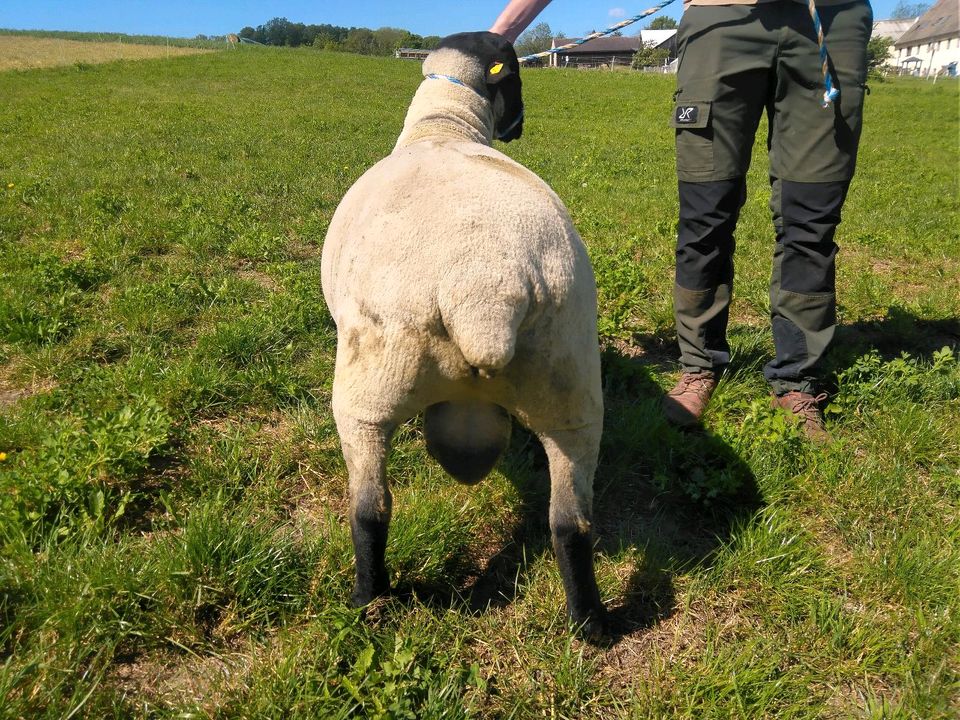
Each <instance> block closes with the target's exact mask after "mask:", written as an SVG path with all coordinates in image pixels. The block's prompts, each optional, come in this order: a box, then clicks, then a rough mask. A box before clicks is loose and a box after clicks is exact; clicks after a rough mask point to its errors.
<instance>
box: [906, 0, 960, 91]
mask: <svg viewBox="0 0 960 720" xmlns="http://www.w3.org/2000/svg"><path fill="white" fill-rule="evenodd" d="M894 47H895V48H896V51H897V60H896V63H897V67H898V68H900V72H902V73H906V74H910V75H920V76H924V77H926V76H929V75H936V74H938V73H941V72H945V71H946V72H950V73H951V74H954V75H955V74H956V72H957V64H958V63H960V3H958V2H957V0H940V1H939V2H938V3H937V4H936V5H934V6H933V7H932V8H930V9H929V10H927V12H925V13H924V14H923V15H921V16H920V18H919V19H918V20H917V21H916V22H915V23H914V24H913V26H912V27H911V28H910V29H909V30H907V31H906V32H905V33H904V34H903V35H901V36H900V39H899V40H897V41H896V42H895V43H894ZM951 68H952V70H951Z"/></svg>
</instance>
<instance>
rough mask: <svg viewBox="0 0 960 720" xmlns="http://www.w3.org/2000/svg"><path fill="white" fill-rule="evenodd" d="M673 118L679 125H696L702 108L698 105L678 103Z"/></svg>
mask: <svg viewBox="0 0 960 720" xmlns="http://www.w3.org/2000/svg"><path fill="white" fill-rule="evenodd" d="M675 112H676V114H675V115H674V117H673V119H674V121H675V122H676V123H677V125H694V124H696V122H697V120H698V119H699V118H700V108H699V107H697V106H696V105H677V108H676V111H675Z"/></svg>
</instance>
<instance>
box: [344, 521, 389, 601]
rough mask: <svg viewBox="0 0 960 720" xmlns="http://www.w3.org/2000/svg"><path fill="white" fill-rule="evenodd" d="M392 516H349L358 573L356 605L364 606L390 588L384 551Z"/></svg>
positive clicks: (353, 598) (354, 598) (355, 589)
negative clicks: (389, 517) (384, 517)
mask: <svg viewBox="0 0 960 720" xmlns="http://www.w3.org/2000/svg"><path fill="white" fill-rule="evenodd" d="M389 526H390V521H389V520H384V519H381V518H378V517H372V518H362V517H358V516H354V517H353V518H351V520H350V532H351V534H352V536H353V553H354V556H355V557H356V563H357V577H356V582H355V583H354V586H353V595H351V597H350V600H351V602H352V603H353V606H354V607H363V606H364V605H367V604H369V603H370V602H371V601H372V600H373V599H374V598H377V597H379V596H381V595H386V594H387V592H389V590H390V581H389V578H388V576H387V566H386V563H385V562H384V554H385V552H386V549H387V529H388V527H389Z"/></svg>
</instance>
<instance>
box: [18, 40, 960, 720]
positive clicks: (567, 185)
mask: <svg viewBox="0 0 960 720" xmlns="http://www.w3.org/2000/svg"><path fill="white" fill-rule="evenodd" d="M418 73H419V67H418V66H416V65H415V64H407V63H399V62H396V61H392V60H386V59H374V58H366V57H360V56H346V55H336V54H328V53H320V52H314V51H281V50H269V49H260V50H257V51H256V52H244V53H213V54H206V55H199V56H194V57H184V58H173V59H170V60H156V61H145V62H141V63H136V64H132V63H114V64H106V65H99V66H81V67H67V68H57V69H47V70H37V71H31V72H23V73H0V97H3V98H5V102H4V103H2V104H0V543H2V545H0V547H2V550H0V717H5V718H20V717H31V718H34V717H36V718H67V717H69V718H79V717H88V718H104V717H118V718H119V717H171V718H172V717H178V718H184V717H222V718H234V717H236V718H240V717H261V718H273V717H277V718H279V717H284V718H288V717H290V718H317V717H324V718H327V717H331V718H336V717H348V716H349V717H356V716H361V717H377V718H440V717H444V718H466V717H483V718H500V717H514V718H534V717H550V718H584V717H602V718H614V717H617V718H619V717H623V718H665V717H688V718H705V717H723V718H754V717H770V718H822V717H828V718H831V717H832V718H848V717H864V718H924V719H930V718H951V717H956V716H957V714H958V712H960V600H958V597H960V593H958V589H960V515H958V504H960V431H958V427H960V364H958V360H957V353H958V352H960V322H958V317H960V237H958V230H960V213H958V144H957V137H958V107H960V106H958V86H957V84H956V83H944V82H938V83H937V84H936V85H930V84H927V83H923V84H921V83H919V82H909V81H899V82H889V83H878V84H876V85H875V86H874V87H873V88H872V94H871V95H870V96H869V97H868V98H867V107H866V117H865V133H864V138H863V143H862V152H861V160H860V168H859V171H858V176H857V179H856V181H855V183H854V186H853V189H852V191H851V194H850V197H849V200H848V203H847V207H846V209H845V216H844V221H843V224H842V225H841V228H840V231H839V235H838V242H839V244H840V245H841V247H842V251H841V258H840V265H839V270H838V272H839V285H840V289H841V291H840V304H841V307H840V315H841V321H842V327H841V328H840V331H839V334H838V339H837V343H836V351H835V353H834V354H833V356H832V359H831V365H830V378H829V379H830V382H831V384H832V386H833V397H834V400H833V403H832V405H831V408H830V409H831V412H830V414H829V416H828V417H829V427H830V430H831V433H832V434H833V438H834V439H833V441H832V442H831V443H830V444H829V445H827V446H826V447H824V448H822V449H820V448H812V447H810V446H809V445H808V444H807V443H806V442H805V441H804V440H802V439H801V438H800V437H799V436H798V435H797V433H796V431H795V430H794V429H793V428H792V427H791V426H790V425H788V424H785V423H784V422H783V420H782V418H780V417H779V416H776V415H774V414H772V413H771V411H770V410H769V409H768V405H767V400H766V390H765V387H764V383H763V380H762V376H761V372H760V368H761V366H762V364H763V363H764V362H765V360H766V359H767V358H768V357H769V355H770V353H771V348H772V345H771V340H770V336H769V330H768V327H767V320H766V316H767V311H768V310H767V308H768V300H767V283H768V275H769V265H770V256H771V249H772V248H771V246H772V230H771V228H770V221H769V219H768V215H767V209H766V203H767V196H768V193H767V190H766V182H767V180H766V167H765V163H764V161H763V143H762V140H761V141H760V142H758V145H757V157H756V162H755V163H754V168H753V169H752V171H751V175H750V178H749V182H750V188H751V195H750V199H749V200H748V202H747V205H746V207H745V209H744V216H743V218H742V221H741V225H740V231H739V236H738V240H739V248H738V266H737V299H736V301H735V303H734V309H733V320H732V329H731V340H732V343H733V346H734V350H735V354H734V361H735V370H734V372H733V373H732V374H731V375H729V376H728V377H727V378H725V380H724V381H723V383H722V384H721V388H720V390H719V393H718V395H717V396H716V402H715V403H714V404H713V405H712V407H711V409H710V411H709V414H708V416H707V418H706V423H705V425H706V430H705V431H704V432H703V433H693V434H681V433H678V432H676V431H674V430H673V429H671V428H670V427H668V426H667V425H666V424H665V423H664V421H663V420H662V418H661V416H660V414H659V411H658V403H659V400H660V397H661V396H662V393H663V388H665V387H668V386H669V385H670V384H671V382H672V381H673V380H674V379H675V377H676V366H675V364H674V361H673V356H674V349H673V336H672V319H671V307H670V288H671V282H672V262H673V242H674V235H675V217H676V212H677V210H676V189H675V180H674V171H673V150H672V131H671V130H670V129H669V128H668V127H667V118H668V114H669V110H670V97H671V94H672V91H673V79H672V78H669V77H659V76H649V75H639V74H627V73H599V72H597V73H594V72H576V73H574V72H571V73H566V72H562V71H560V72H554V71H539V72H529V73H527V75H526V76H525V93H526V101H527V112H528V119H527V122H526V125H525V131H524V137H523V138H522V139H521V140H520V141H519V142H517V143H513V144H511V145H509V146H505V149H506V150H507V151H508V152H509V153H510V154H511V155H512V156H513V157H515V158H517V159H518V160H519V161H521V162H523V163H525V164H526V165H528V166H529V167H531V168H532V169H533V170H535V171H536V172H538V173H539V174H540V175H541V176H543V177H544V178H545V179H546V180H547V181H548V182H549V183H551V184H552V185H553V186H554V188H555V189H556V190H557V192H558V193H559V195H560V196H561V197H562V198H563V199H564V200H565V202H566V203H567V204H568V206H569V208H570V210H571V213H572V215H573V217H574V220H575V222H576V224H577V226H578V228H579V230H580V232H581V234H582V235H583V237H584V239H585V241H586V243H587V244H588V246H589V249H590V252H591V255H592V257H593V260H594V264H595V267H596V273H597V277H598V283H599V286H600V300H601V329H602V333H603V335H604V342H605V347H606V350H605V352H604V389H605V396H606V413H607V419H606V428H607V429H606V432H605V437H604V444H603V448H602V455H601V466H600V469H599V471H598V475H597V480H596V515H597V517H596V527H597V530H598V547H597V568H598V578H599V582H600V585H601V592H602V594H603V597H604V600H605V601H606V603H607V605H608V607H609V608H610V610H611V616H612V621H613V625H614V628H615V630H616V636H615V637H614V639H613V641H612V642H611V643H610V644H609V645H608V646H602V647H601V646H593V645H588V644H584V643H582V642H580V641H578V640H575V639H573V638H572V637H571V635H570V634H569V633H568V632H567V629H566V627H565V622H564V618H563V608H562V602H563V601H562V598H563V592H562V587H561V583H560V577H559V574H558V571H557V568H556V563H555V561H554V559H553V556H552V552H551V551H550V549H549V536H548V529H547V524H546V514H545V510H546V495H545V489H546V479H545V478H546V475H545V467H544V461H543V457H542V451H541V450H540V449H539V448H538V447H537V445H536V442H535V441H533V440H531V439H530V438H529V436H527V435H526V434H525V433H524V432H522V431H520V430H517V431H516V432H515V435H514V438H513V442H512V446H511V450H510V451H509V454H508V456H507V457H506V458H505V460H504V461H503V462H502V463H501V466H500V468H499V469H498V471H497V472H496V473H495V474H494V475H493V476H491V477H490V478H488V479H487V480H486V481H485V482H484V483H482V484H481V485H479V486H477V487H473V488H465V487H461V486H459V485H456V484H455V483H454V482H452V481H451V480H449V479H448V478H447V477H445V476H444V474H443V473H442V472H441V471H440V470H439V469H438V467H437V466H436V465H435V464H433V463H432V462H431V461H429V460H428V458H427V457H426V455H425V452H424V450H423V448H422V443H421V438H420V430H419V426H418V424H417V423H416V422H414V423H410V424H409V425H407V426H405V427H403V428H402V429H401V430H400V431H399V433H398V438H397V441H396V443H395V450H394V453H393V455H392V456H391V459H390V466H389V471H390V474H391V477H392V479H393V487H394V496H395V503H394V508H395V511H394V522H393V525H392V528H391V537H390V542H389V547H388V562H389V563H390V566H391V568H392V570H393V572H394V577H393V580H394V583H395V584H396V585H397V586H398V588H399V590H400V591H399V592H398V593H397V595H396V596H395V597H392V598H390V599H387V600H383V601H379V602H378V603H377V604H376V605H375V606H374V607H372V608H371V609H370V610H369V612H368V613H367V614H366V617H361V614H360V613H359V612H358V611H354V610H351V609H350V608H349V607H348V605H347V598H348V594H349V589H350V585H351V582H352V552H351V548H350V543H349V530H348V527H347V524H346V522H345V499H344V491H345V469H344V467H343V463H342V459H341V457H340V454H339V447H338V443H337V438H336V435H335V432H334V427H333V422H332V418H331V414H330V411H329V392H330V383H331V372H332V363H333V353H334V346H335V334H334V328H333V326H332V323H331V320H330V317H329V314H328V313H327V311H326V309H325V307H324V304H323V300H322V296H321V291H320V278H319V265H320V258H319V254H320V246H321V243H322V240H323V236H324V232H325V229H326V227H327V224H328V222H329V220H330V217H331V215H332V213H333V210H334V208H335V207H336V205H337V202H338V201H339V199H340V197H341V196H342V195H343V193H344V192H345V191H346V189H347V188H348V187H349V186H350V184H351V183H352V182H353V181H354V180H356V178H357V177H359V176H360V174H361V173H362V172H363V171H364V170H365V169H366V168H367V167H369V166H370V165H371V164H372V163H374V162H375V161H376V160H378V159H379V158H380V157H382V156H383V155H385V154H386V153H387V152H389V150H390V149H391V147H392V145H393V142H394V141H395V138H396V135H397V134H398V133H399V130H400V126H401V122H402V118H403V115H404V112H405V110H406V105H407V103H408V102H409V98H410V97H411V95H412V93H413V91H414V89H415V87H416V86H417V83H418V78H419V75H418ZM816 111H818V110H817V109H813V110H812V112H816Z"/></svg>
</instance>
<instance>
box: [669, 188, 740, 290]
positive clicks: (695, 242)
mask: <svg viewBox="0 0 960 720" xmlns="http://www.w3.org/2000/svg"><path fill="white" fill-rule="evenodd" d="M678 190H679V195H680V219H679V225H678V228H677V276H676V279H677V284H678V285H680V286H681V287H684V288H686V289H688V290H707V289H711V288H714V287H716V286H717V285H719V284H720V283H728V282H729V281H730V280H731V279H732V277H733V250H734V239H733V231H734V228H735V227H736V225H737V218H738V217H739V215H740V208H742V207H743V203H744V201H745V200H746V197H747V183H746V178H743V177H737V178H731V179H729V180H718V181H715V182H683V181H680V182H679V183H678Z"/></svg>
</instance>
